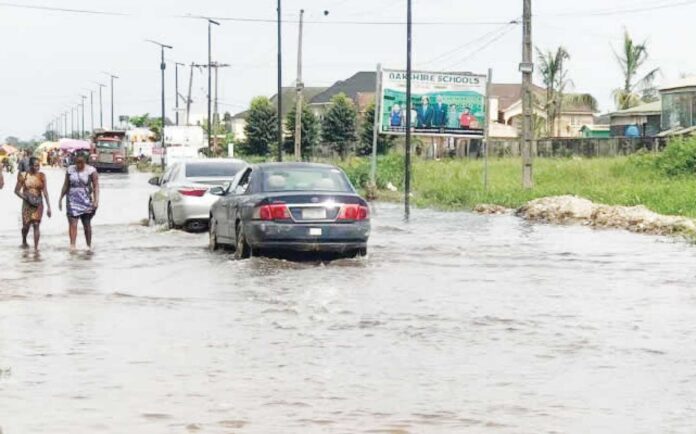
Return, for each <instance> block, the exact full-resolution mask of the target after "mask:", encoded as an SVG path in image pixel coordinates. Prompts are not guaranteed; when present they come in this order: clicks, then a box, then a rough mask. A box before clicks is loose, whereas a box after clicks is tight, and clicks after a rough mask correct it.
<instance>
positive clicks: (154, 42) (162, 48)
mask: <svg viewBox="0 0 696 434" xmlns="http://www.w3.org/2000/svg"><path fill="white" fill-rule="evenodd" d="M146 42H149V43H151V44H155V45H158V46H159V47H160V51H161V54H162V62H161V63H160V70H161V71H162V130H161V131H160V139H161V142H162V167H164V156H165V155H166V149H167V146H166V144H165V143H164V124H165V122H164V118H165V112H164V70H165V69H167V64H166V63H165V62H164V49H165V48H168V49H170V50H171V49H173V48H174V47H172V46H171V45H167V44H163V43H161V42H157V41H153V40H152V39H146Z"/></svg>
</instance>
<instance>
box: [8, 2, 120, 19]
mask: <svg viewBox="0 0 696 434" xmlns="http://www.w3.org/2000/svg"><path fill="white" fill-rule="evenodd" d="M0 7H8V8H17V9H34V10H41V11H51V12H67V13H74V14H90V15H111V16H128V15H130V14H127V13H122V12H107V11H97V10H89V9H69V8H58V7H52V6H34V5H22V4H17V3H8V2H0Z"/></svg>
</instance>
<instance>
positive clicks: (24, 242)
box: [22, 223, 31, 247]
mask: <svg viewBox="0 0 696 434" xmlns="http://www.w3.org/2000/svg"><path fill="white" fill-rule="evenodd" d="M30 226H31V223H26V224H24V225H22V247H29V243H27V235H29V227H30Z"/></svg>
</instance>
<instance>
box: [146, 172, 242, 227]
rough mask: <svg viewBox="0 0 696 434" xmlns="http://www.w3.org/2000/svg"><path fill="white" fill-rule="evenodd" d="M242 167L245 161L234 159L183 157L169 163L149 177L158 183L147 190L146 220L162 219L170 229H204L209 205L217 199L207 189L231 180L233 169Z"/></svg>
mask: <svg viewBox="0 0 696 434" xmlns="http://www.w3.org/2000/svg"><path fill="white" fill-rule="evenodd" d="M245 167H247V163H246V162H244V161H242V160H234V159H205V160H187V161H180V162H177V163H174V164H172V165H171V166H169V167H168V168H167V169H166V170H165V171H164V174H163V175H162V176H161V177H154V178H152V179H150V181H149V182H150V184H152V185H154V186H157V187H159V188H158V189H157V191H155V192H153V193H152V194H150V200H149V203H148V216H149V219H150V221H151V222H152V223H155V224H157V223H166V224H167V226H168V227H169V228H170V229H175V228H180V227H183V228H184V229H186V230H187V231H192V232H196V231H204V230H207V228H208V223H209V219H210V207H211V206H212V205H213V204H214V203H215V202H216V201H217V200H218V199H219V196H215V195H213V194H210V192H209V191H208V190H210V188H212V187H216V186H222V185H224V184H226V183H229V182H232V180H233V179H234V177H235V175H236V174H237V172H239V171H240V170H242V169H243V168H245Z"/></svg>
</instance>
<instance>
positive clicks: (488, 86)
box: [483, 68, 493, 193]
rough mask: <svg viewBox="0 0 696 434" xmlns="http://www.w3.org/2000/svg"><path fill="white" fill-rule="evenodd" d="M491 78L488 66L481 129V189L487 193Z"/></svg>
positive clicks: (491, 71)
mask: <svg viewBox="0 0 696 434" xmlns="http://www.w3.org/2000/svg"><path fill="white" fill-rule="evenodd" d="M492 79H493V69H491V68H488V79H487V81H486V101H485V104H486V106H485V107H486V110H485V111H486V121H485V123H484V129H483V191H484V192H486V193H488V137H489V136H490V132H491V101H490V97H489V95H490V94H491V80H492Z"/></svg>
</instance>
